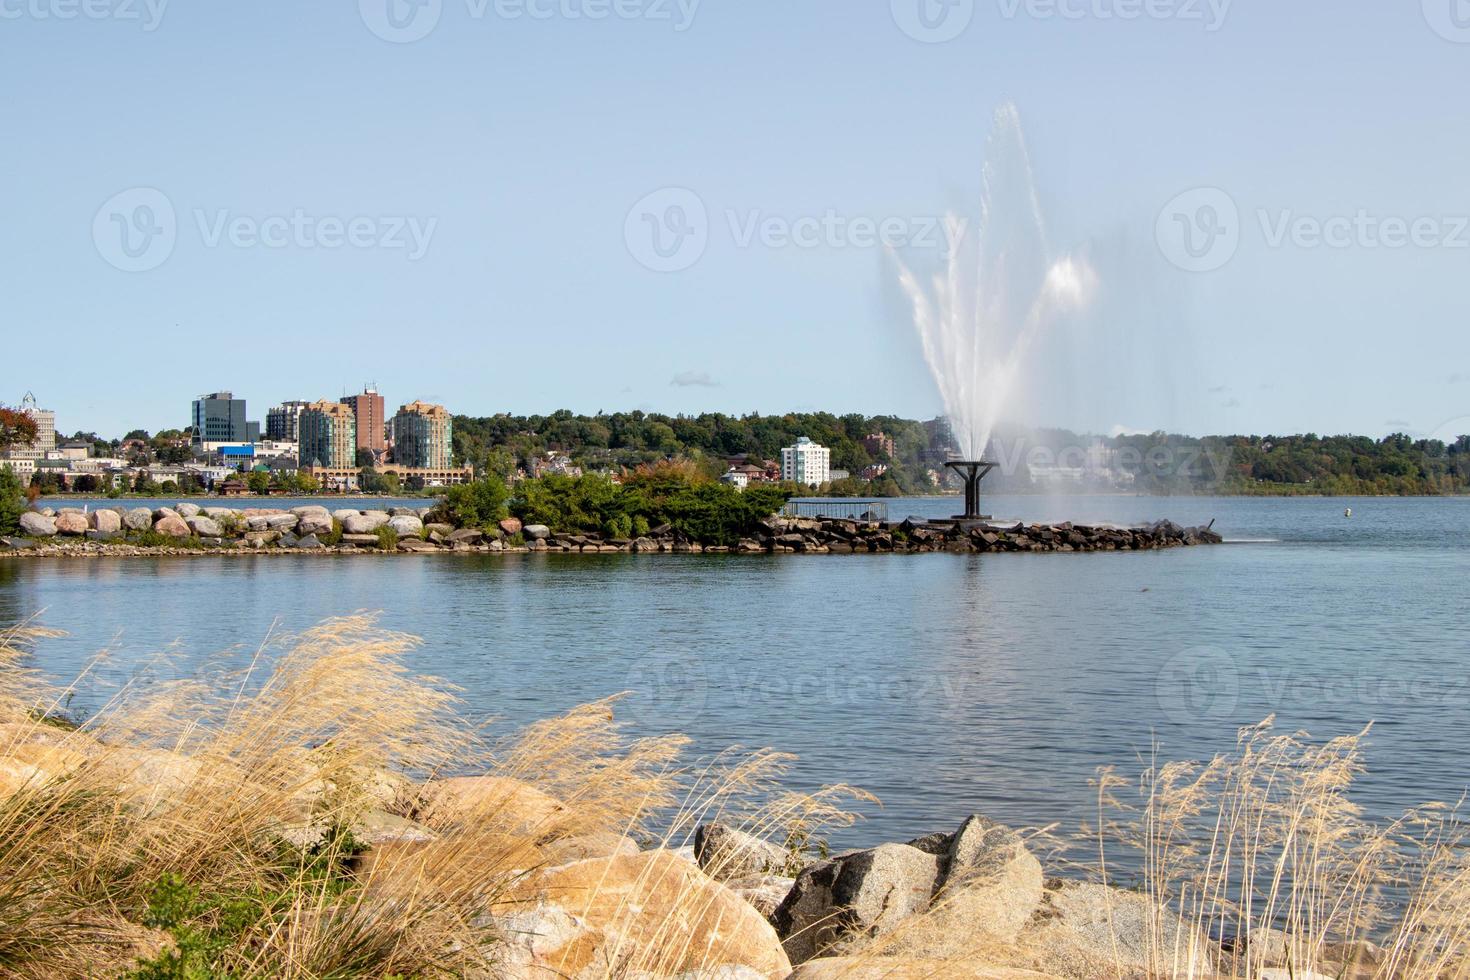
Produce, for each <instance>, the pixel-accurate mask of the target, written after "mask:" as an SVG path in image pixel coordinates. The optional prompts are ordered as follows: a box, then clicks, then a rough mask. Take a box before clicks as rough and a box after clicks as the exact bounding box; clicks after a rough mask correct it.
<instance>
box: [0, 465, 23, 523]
mask: <svg viewBox="0 0 1470 980" xmlns="http://www.w3.org/2000/svg"><path fill="white" fill-rule="evenodd" d="M26 506H27V505H26V495H25V490H24V489H23V488H22V487H21V485H20V478H19V477H17V476H16V475H15V472H14V471H13V470H12V469H11V468H10V467H9V466H5V465H0V534H17V533H19V532H20V515H21V514H24V513H25V511H26Z"/></svg>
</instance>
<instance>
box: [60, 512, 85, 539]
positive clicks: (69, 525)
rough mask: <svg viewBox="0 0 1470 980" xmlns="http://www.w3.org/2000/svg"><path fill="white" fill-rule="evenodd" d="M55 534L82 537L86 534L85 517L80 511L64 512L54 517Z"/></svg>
mask: <svg viewBox="0 0 1470 980" xmlns="http://www.w3.org/2000/svg"><path fill="white" fill-rule="evenodd" d="M55 523H56V533H57V534H70V535H82V534H86V533H87V515H85V514H83V513H82V512H81V511H76V510H64V511H62V512H61V513H60V514H57V515H56V522H55Z"/></svg>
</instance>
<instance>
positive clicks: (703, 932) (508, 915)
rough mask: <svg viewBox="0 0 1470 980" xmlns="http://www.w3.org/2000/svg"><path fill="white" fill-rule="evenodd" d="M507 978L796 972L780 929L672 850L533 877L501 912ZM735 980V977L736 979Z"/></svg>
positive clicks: (503, 964) (502, 960)
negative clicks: (785, 950) (792, 966)
mask: <svg viewBox="0 0 1470 980" xmlns="http://www.w3.org/2000/svg"><path fill="white" fill-rule="evenodd" d="M494 924H495V926H496V928H497V929H498V931H499V932H500V934H501V935H502V936H503V937H504V940H505V941H504V944H503V946H501V947H499V949H498V955H499V957H500V962H499V963H498V964H497V965H498V967H499V970H500V972H501V973H502V974H503V975H505V976H508V977H533V976H535V977H550V976H561V977H589V978H590V977H606V976H630V975H635V974H650V975H653V976H665V977H666V976H674V975H678V974H681V973H687V972H691V971H697V974H696V975H698V976H701V977H705V976H720V975H722V971H723V974H730V973H731V971H732V970H739V969H741V968H743V969H745V970H750V971H754V973H755V974H757V975H759V976H762V977H766V978H769V980H777V978H782V977H785V976H787V975H788V974H789V973H790V972H791V964H790V961H789V960H787V958H786V954H785V953H784V952H783V951H782V948H781V942H780V940H779V939H777V937H776V933H775V930H773V929H772V928H771V926H770V923H768V922H766V920H765V919H764V918H762V917H761V915H760V913H759V912H757V911H756V910H755V909H753V908H751V907H750V906H749V905H748V904H746V903H745V902H744V901H743V900H741V899H740V898H739V896H737V895H735V894H734V893H733V892H731V891H730V890H729V889H728V888H726V887H725V886H724V885H722V884H720V883H719V882H717V881H715V880H714V879H713V878H711V877H709V876H708V875H706V874H705V873H704V872H703V871H701V870H699V868H698V867H697V866H696V865H695V864H693V863H692V862H690V861H687V860H685V859H684V858H682V857H679V856H677V855H675V854H674V853H673V852H671V851H666V850H657V851H648V852H645V853H643V854H639V855H636V856H629V857H616V858H598V859H593V860H588V861H577V862H574V863H572V864H568V865H564V866H562V867H559V868H552V869H550V870H547V871H544V872H541V873H538V874H535V875H532V876H530V877H528V878H526V879H524V880H523V881H522V882H521V883H520V884H519V885H517V886H516V887H514V888H513V889H512V890H511V893H510V894H509V895H508V896H507V900H506V901H505V902H504V903H501V904H500V905H498V906H497V909H496V912H495V916H494ZM733 975H736V976H738V975H739V974H738V973H735V974H733Z"/></svg>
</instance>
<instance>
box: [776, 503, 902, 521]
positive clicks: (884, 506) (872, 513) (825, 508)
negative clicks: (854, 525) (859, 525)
mask: <svg viewBox="0 0 1470 980" xmlns="http://www.w3.org/2000/svg"><path fill="white" fill-rule="evenodd" d="M781 513H782V514H783V515H785V516H786V517H812V518H828V519H830V520H834V521H886V520H888V501H886V500H851V499H839V500H788V501H786V506H785V508H784V509H783V510H782V511H781Z"/></svg>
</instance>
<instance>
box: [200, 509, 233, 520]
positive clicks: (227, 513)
mask: <svg viewBox="0 0 1470 980" xmlns="http://www.w3.org/2000/svg"><path fill="white" fill-rule="evenodd" d="M204 516H205V517H212V518H214V519H215V520H217V521H225V520H237V519H238V518H239V517H240V512H239V511H238V510H236V509H235V508H233V507H206V508H204Z"/></svg>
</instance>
